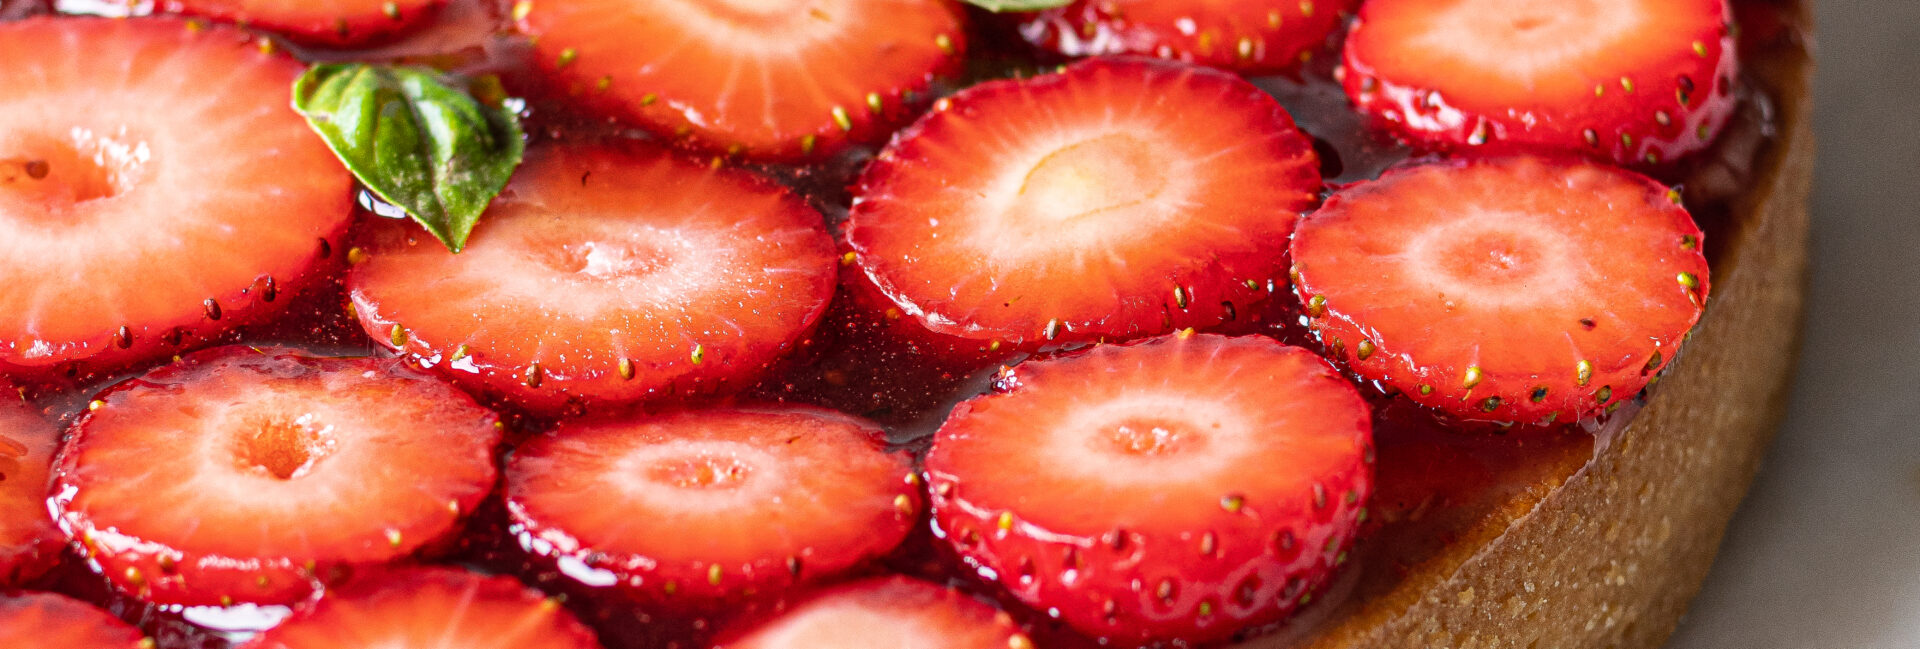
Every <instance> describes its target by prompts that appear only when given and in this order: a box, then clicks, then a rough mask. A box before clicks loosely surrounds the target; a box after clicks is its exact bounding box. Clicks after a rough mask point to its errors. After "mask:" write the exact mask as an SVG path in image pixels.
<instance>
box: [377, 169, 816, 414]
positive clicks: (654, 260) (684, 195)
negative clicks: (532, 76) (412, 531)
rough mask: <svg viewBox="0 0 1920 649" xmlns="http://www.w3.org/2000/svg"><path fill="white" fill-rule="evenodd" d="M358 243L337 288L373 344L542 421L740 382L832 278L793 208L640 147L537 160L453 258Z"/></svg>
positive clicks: (777, 349)
mask: <svg viewBox="0 0 1920 649" xmlns="http://www.w3.org/2000/svg"><path fill="white" fill-rule="evenodd" d="M365 234H366V236H365V237H364V238H363V240H362V241H361V244H360V247H361V250H362V251H363V253H364V260H363V261H360V262H359V263H357V265H355V266H354V268H353V270H352V272H351V274H350V275H349V277H348V281H347V287H348V289H349V291H350V297H351V299H352V301H353V308H354V311H355V312H356V313H357V314H358V315H359V318H360V321H361V324H362V325H363V326H364V327H365V328H366V329H367V332H368V333H369V334H370V335H372V336H373V338H374V340H376V341H378V342H380V343H382V344H385V345H388V346H390V347H392V348H395V349H398V350H400V351H402V352H404V353H406V354H410V355H412V356H414V357H416V358H419V359H421V360H422V361H423V362H424V363H427V364H431V365H435V366H436V367H438V368H440V369H442V370H444V371H445V373H446V374H447V375H448V376H450V377H452V378H453V380H454V381H456V382H459V383H461V384H463V385H467V386H470V387H475V388H479V389H480V390H483V391H485V392H487V393H489V394H492V395H495V396H500V397H504V398H505V399H506V400H508V401H510V402H512V403H514V404H516V405H519V406H522V407H526V408H529V409H533V410H539V411H545V412H560V411H568V410H575V409H580V408H585V407H587V406H592V405H596V404H624V403H631V402H634V401H639V400H643V399H651V398H658V397H666V396H673V395H686V394H690V393H697V394H707V393H714V392H721V391H729V390H737V389H741V388H744V387H747V386H748V385H749V384H750V383H751V381H752V380H753V379H754V378H756V377H757V376H759V375H760V374H762V373H764V372H765V371H766V369H767V368H768V367H769V365H770V364H772V363H773V362H775V361H776V360H778V359H779V358H780V357H781V356H783V355H785V354H786V353H787V352H789V351H791V350H792V349H793V347H794V345H795V344H796V341H798V340H799V339H801V338H802V337H804V336H805V335H806V334H807V332H809V331H810V330H811V329H812V328H813V327H814V325H815V324H816V323H817V322H818V321H819V319H820V316H821V314H823V313H824V312H825V311H826V306H827V302H828V300H830V299H831V298H832V295H833V287H834V277H835V273H836V269H835V265H834V264H835V263H836V262H835V260H834V252H833V240H832V238H831V237H829V236H828V235H827V232H826V226H825V223H824V220H823V219H822V218H821V216H820V214H819V212H817V211H815V210H814V209H813V208H812V207H810V206H808V205H807V203H806V202H805V201H804V200H802V199H800V198H799V197H797V196H796V195H794V194H793V193H792V192H790V191H788V190H786V189H785V188H782V187H780V186H778V185H776V184H774V183H773V182H772V181H770V180H766V179H763V178H760V177H757V176H754V175H752V174H749V173H746V172H742V171H735V170H730V169H714V168H711V167H709V166H707V165H702V164H695V163H693V162H690V161H687V160H682V159H680V158H679V157H677V156H675V155H673V154H671V153H668V152H665V151H663V150H659V149H655V148H651V147H638V146H636V147H634V148H633V149H631V150H629V149H626V148H619V147H616V146H613V145H608V146H583V147H577V148H557V147H556V148H548V149H543V150H536V151H534V152H532V153H531V154H530V155H529V160H528V161H527V162H526V163H525V165H524V166H522V167H521V169H520V170H519V171H518V172H517V174H516V175H515V176H514V179H513V180H512V181H511V182H510V183H508V185H507V188H506V191H505V192H503V193H502V194H501V197H500V198H499V199H497V200H496V201H495V202H494V204H493V206H492V207H491V208H490V209H489V210H488V211H487V213H486V215H485V216H484V217H483V218H482V219H481V220H480V224H479V226H478V227H477V228H476V229H475V230H474V233H473V236H472V238H471V239H469V240H468V243H467V248H466V250H465V251H464V252H461V253H459V254H452V253H449V252H447V250H446V249H445V248H443V247H441V246H437V245H434V242H433V240H432V239H430V238H427V237H426V236H425V235H424V233H422V232H420V230H419V229H418V228H415V227H411V225H410V224H408V223H405V222H402V221H397V220H383V221H382V222H378V223H373V224H371V226H370V227H369V228H367V232H366V233H365Z"/></svg>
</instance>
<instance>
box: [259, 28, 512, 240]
mask: <svg viewBox="0 0 1920 649" xmlns="http://www.w3.org/2000/svg"><path fill="white" fill-rule="evenodd" d="M468 88H473V89H474V90H475V91H476V92H473V93H470V92H469V90H468ZM474 94H480V95H482V98H478V99H477V98H475V96H474ZM504 97H505V96H504V93H502V92H501V91H500V90H499V83H498V81H497V80H494V81H489V80H487V79H484V78H483V79H481V80H479V81H478V82H476V83H474V84H472V85H469V84H467V83H463V82H460V81H457V80H455V79H452V78H450V77H448V76H446V75H444V74H442V73H441V72H439V71H437V70H434V69H432V68H424V67H418V66H389V65H374V64H366V63H323V64H319V65H315V66H313V67H311V68H308V69H307V72H306V74H302V75H300V78H299V79H298V80H296V81H294V83H293V108H294V110H296V111H299V112H300V114H301V115H302V116H304V117H306V119H307V124H308V125H309V126H311V127H313V130H314V132H316V133H319V134H320V137H321V139H324V140H326V142H327V147H328V148H331V149H333V153H334V154H335V155H337V156H339V157H340V161H341V162H343V163H345V164H346V167H347V170H348V171H351V172H353V176H354V177H355V178H358V179H359V180H360V184H362V185H365V186H366V188H367V189H368V190H369V191H372V192H373V193H374V195H376V196H379V197H380V200H383V201H386V202H388V203H392V204H394V205H396V206H399V207H400V208H401V209H404V210H406V211H407V214H408V215H409V216H411V217H413V220H414V221H416V222H418V223H419V224H420V226H421V227H423V228H426V230H427V232H428V233H430V234H432V235H433V237H434V238H435V239H439V240H440V243H442V244H444V245H446V247H447V249H448V250H451V251H453V252H460V250H461V249H462V248H465V247H466V244H467V236H468V235H470V234H472V233H473V226H474V224H475V223H477V222H479V220H480V214H481V213H482V212H484V211H486V209H487V204H488V203H491V202H492V201H493V197H494V196H496V195H498V194H499V193H500V190H501V189H503V188H505V187H506V186H507V179H509V178H511V177H512V176H513V170H514V168H516V167H518V166H520V159H521V156H522V155H523V154H524V153H525V152H526V138H525V137H524V134H523V133H522V132H521V130H520V120H519V115H518V114H516V113H515V112H514V110H513V108H512V106H511V104H512V103H513V102H507V101H504Z"/></svg>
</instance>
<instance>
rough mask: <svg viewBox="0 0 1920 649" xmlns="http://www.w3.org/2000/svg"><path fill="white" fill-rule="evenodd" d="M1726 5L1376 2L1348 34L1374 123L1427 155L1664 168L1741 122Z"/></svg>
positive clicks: (1357, 94)
mask: <svg viewBox="0 0 1920 649" xmlns="http://www.w3.org/2000/svg"><path fill="white" fill-rule="evenodd" d="M1728 20H1729V14H1728V11H1727V1H1726V0H1678V1H1675V0H1617V1H1613V2H1581V3H1565V2H1531V1H1516V0H1369V1H1368V2H1367V3H1366V4H1364V5H1362V6H1361V8H1360V18H1359V20H1357V21H1355V22H1354V24H1353V28H1352V30H1351V31H1350V32H1349V33H1348V35H1347V41H1346V52H1345V55H1344V59H1345V60H1344V63H1345V70H1344V75H1345V77H1344V78H1345V85H1346V88H1347V94H1348V95H1349V96H1351V97H1352V98H1353V101H1354V103H1355V104H1357V105H1358V106H1359V109H1360V111H1361V112H1363V113H1369V114H1372V115H1373V116H1374V117H1376V118H1377V119H1378V120H1379V121H1382V122H1384V123H1385V124H1386V126H1387V127H1389V128H1390V129H1392V130H1393V131H1394V132H1395V133H1397V134H1399V135H1400V136H1402V137H1405V138H1407V139H1409V140H1412V141H1414V142H1415V143H1418V144H1420V145H1423V146H1426V147H1431V148H1439V149H1457V148H1468V147H1477V146H1481V145H1498V146H1501V147H1525V148H1533V149H1550V150H1560V151H1570V152H1576V153H1580V154H1583V155H1589V156H1593V157H1597V158H1601V159H1608V160H1613V161H1616V162H1620V163H1623V164H1633V165H1639V164H1646V165H1657V164H1660V163H1662V162H1667V161H1672V160H1676V159H1678V158H1680V157H1681V156H1684V155H1686V154H1688V153H1691V152H1694V151H1698V150H1700V149H1703V148H1706V146H1707V144H1708V143H1710V142H1712V140H1713V136H1714V134H1716V133H1718V132H1719V130H1720V127H1721V126H1723V125H1725V124H1726V122H1727V118H1728V117H1729V116H1731V115H1732V114H1733V108H1734V105H1735V101H1734V96H1733V79H1734V77H1735V76H1736V75H1737V69H1738V63H1737V62H1736V60H1735V59H1736V56H1735V51H1734V44H1733V34H1732V28H1731V27H1730V26H1729V22H1728Z"/></svg>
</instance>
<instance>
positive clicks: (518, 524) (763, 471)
mask: <svg viewBox="0 0 1920 649" xmlns="http://www.w3.org/2000/svg"><path fill="white" fill-rule="evenodd" d="M884 436H885V432H884V431H883V430H881V429H880V428H879V427H878V426H875V425H873V424H870V423H866V422H863V421H860V420H858V419H854V418H852V417H849V416H846V415H842V414H839V413H834V412H831V411H825V410H812V409H782V410H713V411H687V412H681V413H675V414H669V415H664V416H660V417H654V418H648V419H639V420H630V421H619V422H603V423H590V424H563V425H562V426H561V427H560V428H559V429H558V430H556V431H555V432H554V433H553V434H552V435H550V436H545V437H540V438H537V439H536V440H534V441H533V442H531V443H529V444H527V445H526V446H523V447H521V448H520V449H519V450H518V451H517V452H516V453H515V454H514V456H513V458H512V460H511V461H510V462H509V464H508V466H507V471H506V474H507V507H508V510H509V515H510V517H511V519H512V521H513V523H514V529H515V531H516V533H517V534H518V535H519V536H520V538H521V544H522V545H523V546H524V547H528V548H530V549H533V550H534V551H535V553H536V554H541V555H546V556H548V557H549V558H554V559H558V560H559V561H560V562H562V564H563V568H564V567H565V566H566V565H572V566H579V567H581V568H584V569H585V570H586V571H588V572H592V573H595V576H591V577H588V579H589V580H592V579H601V580H605V581H606V582H608V583H598V584H593V585H613V584H618V585H620V586H622V587H624V588H626V589H628V590H630V591H632V592H635V593H637V594H641V595H643V596H644V597H647V598H650V599H652V600H654V601H657V602H668V601H671V600H676V599H678V600H684V601H690V602H695V603H702V602H712V601H717V600H721V599H725V598H728V597H734V596H739V595H742V594H757V596H766V595H770V594H772V593H776V592H779V591H781V590H784V589H786V588H788V587H790V586H792V585H793V584H796V583H801V582H806V581H815V580H818V579H820V578H824V577H830V576H833V575H835V574H836V573H839V572H842V571H845V570H847V569H848V568H851V567H854V566H856V565H859V564H860V563H862V562H864V561H867V560H869V559H872V558H874V557H877V556H879V555H881V554H883V553H885V552H887V551H889V550H892V549H893V547H894V546H896V545H898V544H899V543H900V541H901V539H903V538H905V537H906V535H907V530H908V528H909V527H910V526H911V525H913V524H914V523H915V522H916V521H918V520H919V515H918V512H919V511H920V495H919V489H918V487H917V482H915V481H913V480H911V477H912V470H911V466H910V464H911V463H910V459H909V458H908V457H907V456H906V455H905V454H903V453H888V452H887V451H886V450H885V449H884V448H883V445H884V443H885V442H884ZM569 572H570V573H572V574H582V573H581V571H578V570H574V571H569Z"/></svg>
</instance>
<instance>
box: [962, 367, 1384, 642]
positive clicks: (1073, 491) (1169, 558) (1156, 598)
mask: <svg viewBox="0 0 1920 649" xmlns="http://www.w3.org/2000/svg"><path fill="white" fill-rule="evenodd" d="M1001 387H1002V389H1001V391H1000V392H998V393H996V394H989V395H987V396H983V397H979V398H977V399H974V400H972V401H968V402H965V403H962V404H960V406H959V407H958V408H956V409H955V410H954V412H953V414H952V416H950V417H949V418H948V419H947V422H946V423H945V424H944V425H942V426H941V427H940V431H939V432H938V433H936V434H935V435H934V440H933V449H932V450H931V451H930V452H929V453H928V454H927V458H926V470H927V475H928V479H929V484H930V486H931V487H932V491H933V513H934V520H935V524H936V525H937V528H936V529H937V533H939V534H941V535H943V536H944V537H945V538H946V540H947V542H948V543H950V544H951V545H952V546H953V548H954V549H956V550H957V551H958V552H959V553H960V556H961V558H963V559H965V560H966V561H967V562H968V563H969V564H971V565H973V566H975V567H976V568H978V569H979V570H980V573H981V574H982V575H984V576H988V577H991V578H997V579H998V580H999V581H1000V583H1001V585H1003V586H1005V587H1006V588H1007V589H1008V590H1009V591H1010V592H1011V593H1012V595H1013V596H1014V597H1016V598H1018V599H1020V600H1021V601H1023V602H1026V603H1027V604H1029V605H1031V606H1033V607H1034V608H1036V609H1039V610H1044V611H1047V612H1048V613H1049V614H1053V613H1054V611H1058V617H1059V619H1061V620H1062V621H1064V622H1066V623H1067V624H1068V625H1069V626H1072V627H1073V628H1075V629H1077V630H1079V631H1081V632H1082V633H1085V634H1087V635H1089V636H1093V637H1095V638H1100V639H1105V640H1107V641H1112V642H1121V643H1127V644H1128V645H1129V646H1131V645H1133V644H1141V643H1148V642H1173V641H1184V642H1189V643H1203V642H1209V641H1214V640H1219V639H1223V638H1226V637H1228V636H1229V635H1231V634H1233V633H1234V632H1235V631H1238V630H1240V629H1243V628H1247V627H1250V626H1256V625H1260V624H1266V623H1270V622H1274V621H1276V620H1280V619H1282V618H1284V617H1286V616H1287V615H1289V614H1291V613H1292V611H1293V610H1294V609H1295V608H1297V607H1298V606H1300V605H1301V604H1304V603H1306V602H1307V601H1308V600H1309V598H1311V597H1312V596H1313V595H1314V593H1315V592H1316V591H1317V590H1318V589H1319V588H1320V587H1321V586H1322V585H1324V584H1325V583H1326V582H1327V578H1328V576H1329V575H1330V574H1331V573H1332V571H1333V570H1334V568H1335V567H1337V566H1338V565H1340V564H1341V563H1342V562H1343V561H1344V560H1345V558H1346V551H1347V548H1348V546H1349V545H1350V544H1351V542H1352V541H1353V537H1354V533H1355V530H1356V529H1357V528H1358V526H1359V521H1360V516H1361V511H1362V508H1363V507H1365V505H1366V502H1367V498H1368V494H1369V492H1370V491H1371V490H1372V488H1373V472H1372V465H1371V460H1372V440H1371V419H1370V413H1369V411H1368V409H1367V404H1366V403H1365V402H1364V401H1362V400H1361V398H1360V396H1359V394H1358V393H1357V392H1356V391H1355V390H1354V388H1353V386H1352V385H1351V384H1349V383H1348V382H1347V381H1346V380H1345V379H1344V378H1342V377H1341V376H1340V375H1339V374H1338V373H1336V372H1335V371H1334V370H1333V368H1332V367H1330V366H1328V365H1327V363H1326V361H1324V360H1321V359H1320V358H1319V357H1318V356H1315V355H1314V354H1313V353H1312V352H1309V351H1307V350H1304V349H1301V348H1298V347H1289V346H1286V345H1282V344H1281V343H1279V342H1276V341H1274V340H1273V339H1270V338H1265V337H1261V336H1246V337H1240V338H1227V337H1223V336H1214V335H1186V334H1182V335H1176V336H1169V337H1162V338H1155V339H1152V340H1147V341H1144V342H1140V343H1134V344H1129V345H1118V346H1114V345H1103V346H1097V347H1094V348H1093V349H1091V350H1089V351H1086V352H1084V353H1078V354H1072V355H1067V356H1062V357H1058V358H1055V359H1052V360H1043V361H1031V362H1028V363H1025V364H1022V365H1019V366H1016V367H1014V368H1013V369H1011V370H1008V371H1007V373H1006V375H1005V376H1004V377H1002V380H1001Z"/></svg>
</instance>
